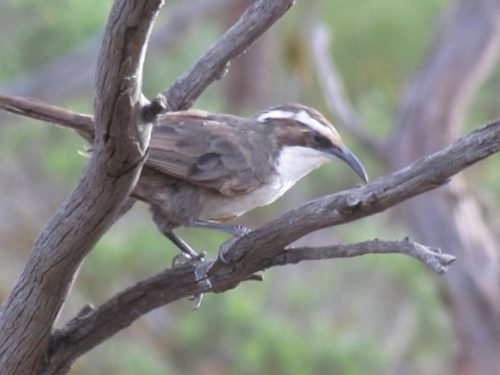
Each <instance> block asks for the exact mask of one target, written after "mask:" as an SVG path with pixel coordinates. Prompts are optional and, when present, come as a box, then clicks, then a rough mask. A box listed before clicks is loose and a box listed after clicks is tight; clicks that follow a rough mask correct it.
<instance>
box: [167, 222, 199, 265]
mask: <svg viewBox="0 0 500 375" xmlns="http://www.w3.org/2000/svg"><path fill="white" fill-rule="evenodd" d="M162 233H163V234H164V235H165V237H167V238H168V239H169V240H170V241H171V242H172V243H173V244H174V245H175V246H177V247H178V248H179V250H181V253H180V254H177V255H176V256H175V257H174V259H173V260H172V267H175V266H176V265H178V264H180V263H182V260H181V258H184V259H183V260H184V261H187V260H190V261H193V260H203V259H204V258H205V255H206V254H205V253H204V252H202V253H200V254H198V253H197V252H196V251H194V250H193V249H192V248H191V246H189V245H188V244H187V243H186V242H185V241H184V240H183V239H182V238H180V237H179V236H177V235H176V234H175V233H174V232H172V231H162Z"/></svg>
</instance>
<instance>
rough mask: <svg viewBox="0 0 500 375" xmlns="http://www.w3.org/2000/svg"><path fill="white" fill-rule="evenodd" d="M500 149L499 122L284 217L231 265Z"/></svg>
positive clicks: (372, 208) (246, 241)
mask: <svg viewBox="0 0 500 375" xmlns="http://www.w3.org/2000/svg"><path fill="white" fill-rule="evenodd" d="M499 150H500V120H496V121H495V122H492V123H491V124H489V125H487V126H485V127H483V128H481V129H478V130H476V131H474V132H472V133H470V134H469V135H467V136H466V137H464V138H461V139H459V140H457V141H456V142H455V143H453V144H452V145H450V146H448V147H447V148H445V149H443V150H441V151H439V152H436V153H435V154H432V155H430V156H427V157H425V158H423V159H420V160H418V161H416V162H415V163H413V164H411V165H410V166H408V167H406V168H403V169H401V170H399V171H396V172H394V173H392V174H390V175H387V176H384V177H381V178H379V179H378V180H376V181H374V182H372V183H370V184H368V185H365V186H361V187H358V188H356V189H353V190H349V191H346V192H340V193H337V194H333V195H328V196H325V197H322V198H319V199H316V200H313V201H311V202H309V203H308V204H306V205H304V206H302V207H300V208H297V209H295V210H292V211H290V212H288V213H286V214H285V215H283V216H281V217H280V218H279V219H277V220H274V221H272V222H270V223H269V224H266V225H264V226H262V227H260V228H258V229H256V230H254V231H252V232H251V233H249V234H247V235H246V236H243V237H241V238H240V239H238V240H237V241H235V243H234V244H233V246H231V248H230V250H229V251H228V253H227V254H226V255H225V257H226V259H228V260H230V261H234V260H237V259H241V258H242V257H247V258H252V259H253V258H255V257H258V255H257V254H258V253H259V252H260V251H262V249H266V248H270V247H273V248H280V247H285V246H286V245H288V244H289V243H291V242H293V241H295V240H297V239H299V238H300V237H302V236H304V235H305V234H307V233H310V232H311V231H314V230H318V229H321V228H325V227H327V226H332V225H338V224H342V223H347V222H350V221H353V220H356V219H359V218H361V217H365V216H368V215H372V214H375V213H378V212H382V211H384V210H386V209H387V208H389V207H392V206H394V205H396V204H398V203H400V202H402V201H404V200H407V199H409V198H411V197H414V196H416V195H418V194H421V193H423V192H426V191H429V190H432V189H435V188H436V187H439V186H441V185H443V184H445V183H447V182H448V181H449V179H450V178H451V177H452V176H453V175H455V174H457V173H458V172H460V171H461V170H463V169H464V168H466V167H467V166H469V165H471V164H473V163H476V162H478V161H480V160H482V159H484V158H486V157H488V156H489V155H492V154H494V153H496V152H498V151H499ZM272 255H273V254H272V253H270V254H267V256H272Z"/></svg>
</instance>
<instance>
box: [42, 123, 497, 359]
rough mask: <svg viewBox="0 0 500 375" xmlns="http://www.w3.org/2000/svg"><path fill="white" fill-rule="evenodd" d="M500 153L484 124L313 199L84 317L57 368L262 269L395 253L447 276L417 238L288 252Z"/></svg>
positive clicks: (57, 341) (66, 337) (441, 261)
mask: <svg viewBox="0 0 500 375" xmlns="http://www.w3.org/2000/svg"><path fill="white" fill-rule="evenodd" d="M499 150H500V121H496V122H494V123H492V124H490V125H488V126H485V127H483V128H481V129H479V130H477V131H475V132H473V133H471V134H469V135H468V136H466V137H464V138H463V139H460V140H458V141H457V142H455V143H454V144H453V145H451V146H449V147H448V148H446V149H444V150H442V151H440V152H438V153H436V154H434V155H431V156H429V157H427V158H424V159H422V160H420V161H418V162H416V163H414V164H412V165H411V166H409V167H407V168H404V169H402V170H400V171H397V172H394V173H393V174H391V175H388V176H385V177H383V178H380V179H379V180H377V181H375V182H372V183H371V184H369V185H366V186H363V187H357V188H354V189H351V190H349V191H344V192H340V193H337V194H333V195H330V196H326V197H322V198H319V199H317V200H314V201H312V202H310V203H308V204H306V205H304V206H302V207H300V208H297V209H295V210H292V211H290V212H288V213H287V214H285V215H283V216H281V217H280V218H278V219H276V220H274V221H272V222H270V223H269V224H266V225H264V226H263V227H261V228H258V229H256V230H254V231H252V232H251V233H249V234H247V235H245V236H243V237H241V238H240V239H239V240H236V241H234V242H233V245H232V246H231V247H230V250H229V253H228V254H226V257H227V258H231V263H230V265H225V264H223V263H221V262H220V261H219V260H217V261H212V260H210V261H207V262H198V263H196V264H194V265H185V266H182V267H179V268H176V269H168V270H165V271H164V272H162V273H160V274H158V275H156V276H153V277H152V278H149V279H147V280H145V281H142V282H140V283H138V284H137V285H135V286H133V287H131V288H129V289H127V290H125V291H123V292H122V293H120V294H118V295H116V296H114V297H113V298H112V299H110V300H109V301H108V302H106V303H105V304H103V305H102V306H100V307H99V308H98V309H96V310H94V311H88V312H87V314H86V315H84V316H78V317H76V318H75V319H73V320H72V321H70V322H69V323H68V324H67V325H66V327H65V328H64V329H63V330H62V331H59V332H57V333H56V334H55V335H54V337H53V342H52V353H53V358H52V362H51V364H52V365H54V366H58V365H60V364H64V363H66V361H70V362H71V360H72V359H73V358H74V357H77V356H78V355H80V354H82V353H83V352H85V351H87V350H89V349H91V348H92V347H94V346H96V345H98V344H99V343H100V342H102V341H104V340H105V339H106V338H108V337H109V336H111V335H113V334H114V333H116V332H118V331H119V330H121V329H123V328H125V327H127V326H128V325H130V324H131V323H132V322H133V321H134V320H136V319H137V318H139V317H140V316H141V315H143V314H145V313H147V312H149V311H151V310H152V309H155V308H157V307H159V306H162V305H165V304H168V303H170V302H172V301H175V300H178V299H180V298H184V297H187V296H190V295H196V294H200V293H206V292H210V291H214V292H222V291H225V290H227V289H230V288H233V287H235V286H236V285H238V284H239V283H240V282H242V281H245V280H248V279H249V278H250V277H251V276H252V275H253V274H254V273H255V272H258V271H261V270H263V269H265V268H268V267H272V266H275V265H283V264H291V263H297V262H299V261H302V260H312V259H327V258H336V257H346V256H355V255H362V254H368V253H385V252H395V253H402V254H406V255H409V256H412V257H414V258H416V259H419V260H420V261H422V262H423V263H425V264H426V265H428V266H429V267H431V268H432V269H433V270H434V271H436V272H438V273H442V272H444V271H445V270H446V268H447V266H448V265H449V264H450V263H451V262H452V261H453V260H454V257H453V256H450V255H446V254H441V253H440V252H439V251H438V250H436V249H432V248H428V247H426V246H423V245H420V244H415V243H412V242H410V241H407V240H405V241H402V242H385V241H371V242H366V243H362V244H354V245H342V246H341V245H339V246H328V247H323V248H296V249H293V248H292V249H286V247H287V245H288V244H290V243H291V242H293V241H294V240H296V239H298V238H299V237H301V236H302V235H304V234H306V233H309V232H311V231H313V230H316V229H319V228H323V227H326V226H330V225H336V224H340V223H345V222H348V221H352V220H355V219H359V218H360V217H365V216H369V215H372V214H375V213H378V212H381V211H383V210H385V209H387V208H389V207H391V206H393V205H395V204H397V203H399V202H401V201H403V200H405V199H408V198H410V197H412V196H415V195H417V194H419V193H422V192H424V191H427V190H430V189H433V188H436V187H439V186H440V185H442V184H443V183H445V182H446V181H448V180H449V178H451V176H453V175H454V174H456V173H458V172H459V171H461V170H462V169H464V168H465V167H467V166H468V165H471V164H473V163H475V162H477V161H479V160H482V159H483V158H485V157H487V156H488V155H491V154H493V153H495V152H498V151H499Z"/></svg>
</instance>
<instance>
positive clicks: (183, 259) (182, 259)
mask: <svg viewBox="0 0 500 375" xmlns="http://www.w3.org/2000/svg"><path fill="white" fill-rule="evenodd" d="M206 257H207V253H206V252H204V251H202V252H201V253H199V254H196V255H194V256H192V255H189V254H187V253H184V252H180V253H179V254H177V255H176V256H174V258H173V259H172V268H175V267H180V266H182V265H183V264H188V263H196V262H200V261H201V262H204V261H205V258H206Z"/></svg>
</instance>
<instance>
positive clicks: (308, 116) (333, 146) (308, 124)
mask: <svg viewBox="0 0 500 375" xmlns="http://www.w3.org/2000/svg"><path fill="white" fill-rule="evenodd" d="M256 119H257V121H259V122H262V123H268V124H273V125H274V126H275V127H276V131H277V135H278V138H279V140H280V143H281V147H282V149H283V150H287V149H288V150H292V149H293V152H289V154H290V155H289V157H291V158H293V159H295V160H293V161H291V165H293V164H294V163H295V165H296V168H298V169H304V173H307V172H309V171H310V170H312V169H314V168H315V167H317V166H319V165H321V164H324V163H325V162H327V161H328V160H329V159H328V158H339V159H341V160H343V161H344V162H346V163H347V164H348V165H349V166H350V167H351V168H352V169H353V170H354V171H355V172H356V173H357V174H358V176H359V177H361V178H362V179H363V181H364V182H368V175H367V173H366V171H365V169H364V167H363V165H362V164H361V162H360V161H359V160H358V158H357V157H356V156H355V155H354V154H353V153H352V152H351V151H350V150H349V149H348V148H347V147H346V146H345V145H344V143H343V142H342V138H341V137H340V135H339V133H338V132H337V130H336V129H335V127H334V126H333V125H332V124H331V123H330V122H329V121H328V120H327V119H326V118H325V117H324V116H323V115H322V114H321V113H319V112H318V111H316V110H315V109H313V108H310V107H306V106H303V105H300V104H285V105H281V106H278V107H273V108H269V109H267V110H266V111H264V112H261V113H260V114H258V115H257V116H256ZM308 161H309V162H310V164H308ZM300 163H304V164H302V167H301V165H300Z"/></svg>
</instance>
